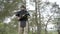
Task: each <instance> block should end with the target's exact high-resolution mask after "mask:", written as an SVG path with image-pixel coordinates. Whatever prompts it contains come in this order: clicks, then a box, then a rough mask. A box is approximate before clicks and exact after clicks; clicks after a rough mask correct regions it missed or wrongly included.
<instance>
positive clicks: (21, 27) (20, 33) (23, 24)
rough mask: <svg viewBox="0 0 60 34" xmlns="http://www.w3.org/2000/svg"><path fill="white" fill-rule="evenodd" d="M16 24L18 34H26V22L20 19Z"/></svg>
mask: <svg viewBox="0 0 60 34" xmlns="http://www.w3.org/2000/svg"><path fill="white" fill-rule="evenodd" d="M18 24H19V25H18V27H19V29H18V34H28V23H26V21H20V23H18Z"/></svg>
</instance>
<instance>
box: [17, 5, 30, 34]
mask: <svg viewBox="0 0 60 34" xmlns="http://www.w3.org/2000/svg"><path fill="white" fill-rule="evenodd" d="M16 16H17V18H18V20H19V21H20V27H21V34H23V32H24V27H26V21H28V16H30V14H29V13H28V12H27V10H26V7H25V6H24V5H22V6H21V10H20V11H19V12H17V13H16Z"/></svg>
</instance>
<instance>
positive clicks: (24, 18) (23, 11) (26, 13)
mask: <svg viewBox="0 0 60 34" xmlns="http://www.w3.org/2000/svg"><path fill="white" fill-rule="evenodd" d="M24 14H25V16H24V17H21V16H22V15H24ZM16 16H18V17H21V19H19V21H23V20H24V21H27V20H28V18H27V17H28V16H30V14H29V13H28V12H27V11H26V10H21V11H18V12H17V13H16Z"/></svg>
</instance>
